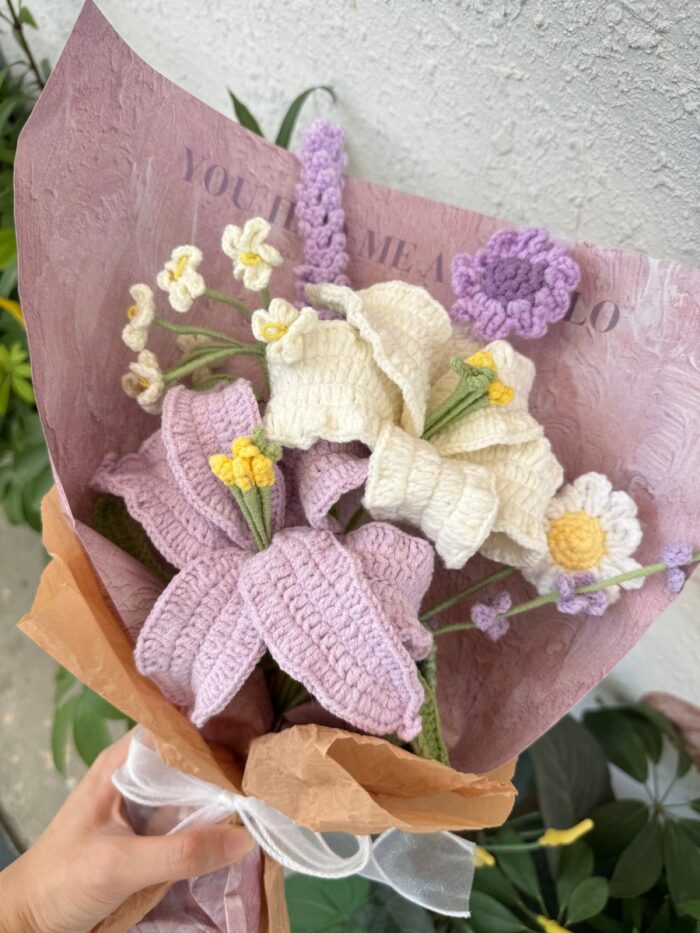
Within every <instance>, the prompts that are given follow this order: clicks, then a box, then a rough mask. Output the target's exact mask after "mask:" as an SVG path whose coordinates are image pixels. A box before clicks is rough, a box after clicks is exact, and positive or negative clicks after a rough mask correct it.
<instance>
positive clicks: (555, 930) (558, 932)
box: [537, 914, 568, 933]
mask: <svg viewBox="0 0 700 933" xmlns="http://www.w3.org/2000/svg"><path fill="white" fill-rule="evenodd" d="M537 923H538V924H539V925H540V926H541V927H542V929H543V930H544V933H567V931H568V927H563V926H562V925H561V924H560V923H557V921H556V920H552V918H551V917H545V916H543V915H542V914H540V916H539V917H538V918H537Z"/></svg>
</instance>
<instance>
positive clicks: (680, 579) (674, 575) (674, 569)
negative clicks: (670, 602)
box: [659, 544, 693, 594]
mask: <svg viewBox="0 0 700 933" xmlns="http://www.w3.org/2000/svg"><path fill="white" fill-rule="evenodd" d="M692 556H693V549H692V548H691V547H690V545H689V544H667V545H666V547H665V548H664V549H663V550H662V551H661V553H660V554H659V560H660V561H662V562H663V563H664V564H666V566H667V567H668V570H667V571H666V585H667V586H668V588H669V590H670V591H671V592H672V593H674V594H675V593H680V591H681V590H682V589H683V587H684V585H685V573H684V572H683V571H682V570H681V567H683V566H685V565H686V564H688V563H690V559H691V557H692Z"/></svg>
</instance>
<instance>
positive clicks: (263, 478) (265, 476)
mask: <svg viewBox="0 0 700 933" xmlns="http://www.w3.org/2000/svg"><path fill="white" fill-rule="evenodd" d="M250 463H251V466H252V469H253V480H254V481H255V485H256V486H259V487H260V488H261V489H266V488H268V487H270V486H274V485H275V468H274V465H273V463H272V460H270V458H269V457H266V456H265V454H258V455H257V457H253V459H252V460H251V461H250Z"/></svg>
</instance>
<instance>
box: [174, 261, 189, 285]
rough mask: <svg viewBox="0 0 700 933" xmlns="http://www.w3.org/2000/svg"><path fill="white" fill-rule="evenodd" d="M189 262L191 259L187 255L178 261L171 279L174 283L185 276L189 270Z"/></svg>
mask: <svg viewBox="0 0 700 933" xmlns="http://www.w3.org/2000/svg"><path fill="white" fill-rule="evenodd" d="M189 261H190V257H189V256H188V255H186V254H185V255H184V256H180V258H179V259H178V261H177V265H176V266H175V268H174V269H173V271H172V272H171V273H170V277H171V278H172V280H173V282H177V280H178V279H179V278H181V277H182V276H183V275H184V273H185V269H186V268H187V263H188V262H189Z"/></svg>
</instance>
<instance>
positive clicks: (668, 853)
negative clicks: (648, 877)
mask: <svg viewBox="0 0 700 933" xmlns="http://www.w3.org/2000/svg"><path fill="white" fill-rule="evenodd" d="M663 837H664V839H663V858H664V868H665V869H666V880H667V881H668V889H669V891H670V893H671V900H672V901H673V906H674V907H675V908H676V911H677V912H678V913H679V914H680V915H681V916H683V915H684V914H689V915H690V916H691V917H695V918H697V919H698V920H700V849H699V848H698V846H697V844H696V843H695V841H694V840H693V838H692V837H691V836H690V835H689V834H688V833H687V832H686V830H685V829H684V827H683V826H682V825H680V824H678V823H671V822H667V823H666V825H665V826H664V831H663Z"/></svg>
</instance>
